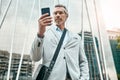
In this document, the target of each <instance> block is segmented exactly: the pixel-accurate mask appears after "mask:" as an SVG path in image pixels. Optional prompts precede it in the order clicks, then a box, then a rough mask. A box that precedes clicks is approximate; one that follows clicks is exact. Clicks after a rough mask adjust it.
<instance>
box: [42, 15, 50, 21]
mask: <svg viewBox="0 0 120 80" xmlns="http://www.w3.org/2000/svg"><path fill="white" fill-rule="evenodd" d="M40 20H41V21H46V20H52V17H50V16H49V17H45V18H43V19H40Z"/></svg>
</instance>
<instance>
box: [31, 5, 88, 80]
mask: <svg viewBox="0 0 120 80" xmlns="http://www.w3.org/2000/svg"><path fill="white" fill-rule="evenodd" d="M53 18H54V22H55V25H51V24H52V17H51V16H48V14H44V15H42V16H41V17H40V19H39V20H38V24H39V27H38V33H37V37H36V38H35V40H34V42H33V45H32V48H31V59H32V60H33V61H39V60H40V59H41V58H42V59H43V62H42V64H44V65H46V66H49V64H50V62H51V59H52V58H53V55H54V52H55V50H56V47H57V45H58V43H59V40H60V37H61V35H62V33H63V31H64V29H65V22H66V20H67V18H68V11H67V9H66V7H65V6H64V5H60V4H59V5H56V6H55V9H54V12H53ZM48 25H51V27H50V28H49V29H47V30H46V27H47V26H48ZM38 67H39V66H38ZM37 72H38V71H37ZM37 72H36V73H37ZM48 80H89V69H88V62H87V58H86V56H85V52H84V49H83V46H82V43H81V37H80V36H79V35H78V34H75V33H72V32H70V31H67V32H66V36H65V39H64V42H63V45H62V47H61V49H60V52H59V55H58V57H57V60H56V63H55V65H54V67H53V70H52V72H51V74H50V76H49V78H48Z"/></svg>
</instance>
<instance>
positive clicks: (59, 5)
mask: <svg viewBox="0 0 120 80" xmlns="http://www.w3.org/2000/svg"><path fill="white" fill-rule="evenodd" d="M55 7H63V8H64V9H65V13H66V14H67V15H68V10H67V8H66V6H64V5H62V4H57V5H55Z"/></svg>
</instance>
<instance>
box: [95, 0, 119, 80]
mask: <svg viewBox="0 0 120 80" xmlns="http://www.w3.org/2000/svg"><path fill="white" fill-rule="evenodd" d="M99 3H100V2H99V0H96V2H95V4H96V5H95V6H96V12H97V15H99V16H97V18H98V19H97V20H98V24H99V26H98V27H99V28H98V31H99V32H100V36H99V37H100V39H101V45H102V51H103V56H104V59H105V65H106V71H107V72H108V76H109V79H110V80H118V79H117V75H116V70H115V65H114V61H113V56H112V51H111V47H110V43H109V38H108V36H107V32H106V30H105V25H104V22H103V16H102V13H101V12H102V11H101V9H100V4H99Z"/></svg>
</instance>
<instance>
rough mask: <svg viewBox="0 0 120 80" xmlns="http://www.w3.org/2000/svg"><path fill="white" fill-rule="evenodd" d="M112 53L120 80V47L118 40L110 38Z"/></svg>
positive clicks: (119, 79)
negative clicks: (118, 46)
mask: <svg viewBox="0 0 120 80" xmlns="http://www.w3.org/2000/svg"><path fill="white" fill-rule="evenodd" d="M110 44H111V49H112V54H113V58H114V62H115V68H116V71H117V76H118V80H120V49H119V48H117V44H118V43H117V40H110Z"/></svg>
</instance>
